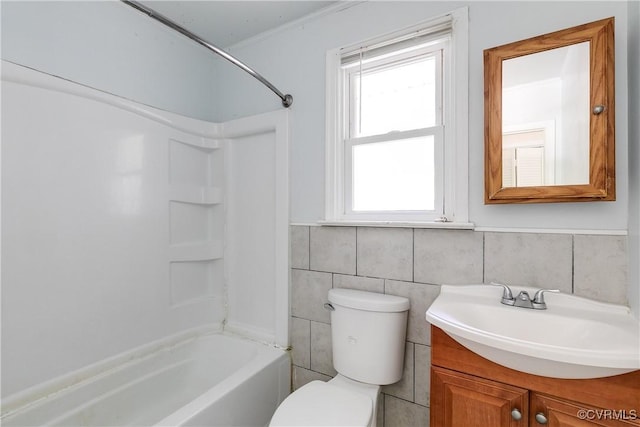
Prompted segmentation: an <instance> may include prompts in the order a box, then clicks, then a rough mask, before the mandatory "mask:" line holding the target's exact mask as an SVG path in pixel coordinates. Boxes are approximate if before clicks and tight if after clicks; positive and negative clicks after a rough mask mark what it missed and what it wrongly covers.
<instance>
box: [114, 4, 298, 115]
mask: <svg viewBox="0 0 640 427" xmlns="http://www.w3.org/2000/svg"><path fill="white" fill-rule="evenodd" d="M120 1H122V2H123V3H124V4H126V5H129V6H131V7H133V8H134V9H137V10H139V11H140V12H142V13H145V14H147V15H149V17H151V18H153V19H155V20H156V21H158V22H161V23H162V24H164V25H166V26H167V27H169V28H171V29H173V30H175V31H177V32H179V33H180V34H182V35H184V36H187V37H189V38H190V39H191V40H193V41H195V42H196V43H198V44H200V45H202V46H204V47H206V48H207V49H209V50H211V51H213V52H214V53H216V54H218V55H220V56H222V57H223V58H224V59H226V60H227V61H229V62H231V63H233V64H234V65H237V66H238V67H240V68H242V69H243V70H244V71H246V72H247V73H249V74H251V75H252V76H253V77H254V78H256V79H257V80H259V81H260V82H261V83H262V84H263V85H265V86H266V87H268V88H269V89H271V91H272V92H273V93H275V94H276V95H278V97H279V98H280V99H281V100H282V106H283V107H285V108H289V107H290V106H291V104H293V96H291V95H289V94H286V95H284V94H283V93H282V92H280V91H279V90H278V88H276V87H275V86H274V85H272V84H271V82H269V80H267V79H265V78H264V77H262V76H261V75H260V74H259V73H258V72H256V71H254V70H253V69H252V68H250V67H249V66H247V65H246V64H244V63H243V62H242V61H240V60H238V59H236V58H235V57H233V56H231V55H230V54H228V53H227V52H225V51H223V50H222V49H220V48H218V47H216V46H214V45H212V44H211V43H209V42H207V41H206V40H204V39H202V38H200V37H198V36H197V35H195V34H193V33H192V32H191V31H189V30H187V29H186V28H184V27H181V26H180V25H178V24H176V23H175V22H173V21H172V20H170V19H169V18H167V17H165V16H163V15H161V14H159V13H158V12H156V11H154V10H153V9H150V8H148V7H146V6H144V5H142V4H141V3H139V2H137V1H133V0H120Z"/></svg>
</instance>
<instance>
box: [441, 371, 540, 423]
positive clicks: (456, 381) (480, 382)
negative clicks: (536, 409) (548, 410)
mask: <svg viewBox="0 0 640 427" xmlns="http://www.w3.org/2000/svg"><path fill="white" fill-rule="evenodd" d="M528 405H529V395H528V391H527V390H525V389H522V388H518V387H513V386H510V385H507V384H502V383H499V382H495V381H488V380H485V379H481V378H478V377H474V376H472V375H467V374H462V373H460V372H455V371H450V370H447V369H443V368H438V367H432V368H431V411H430V412H431V427H462V426H464V427H476V426H477V427H488V426H491V427H526V426H527V425H528V420H527V418H528V416H529V406H528Z"/></svg>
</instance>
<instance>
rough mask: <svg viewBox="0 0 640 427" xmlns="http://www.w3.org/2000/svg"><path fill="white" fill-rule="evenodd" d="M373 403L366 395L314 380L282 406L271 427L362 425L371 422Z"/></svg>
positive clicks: (276, 413)
mask: <svg viewBox="0 0 640 427" xmlns="http://www.w3.org/2000/svg"><path fill="white" fill-rule="evenodd" d="M372 413H373V402H372V401H371V398H370V397H369V396H367V395H365V394H362V393H358V392H354V391H351V390H346V389H344V388H342V387H336V386H335V385H332V384H330V383H325V382H323V381H312V382H310V383H308V384H306V385H304V386H303V387H301V388H299V389H298V390H296V391H295V392H294V393H292V394H290V395H289V396H288V397H287V398H286V399H285V400H284V402H282V403H281V404H280V406H279V407H278V409H277V410H276V412H275V414H273V418H272V419H271V423H270V424H269V425H270V426H273V427H275V426H362V427H366V426H367V425H369V422H370V421H371V416H372Z"/></svg>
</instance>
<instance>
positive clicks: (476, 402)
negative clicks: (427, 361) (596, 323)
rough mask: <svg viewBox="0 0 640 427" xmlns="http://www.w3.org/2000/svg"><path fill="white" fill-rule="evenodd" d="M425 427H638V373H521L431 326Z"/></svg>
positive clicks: (639, 379)
mask: <svg viewBox="0 0 640 427" xmlns="http://www.w3.org/2000/svg"><path fill="white" fill-rule="evenodd" d="M430 414H431V415H430V417H431V419H430V427H476V426H478V427H480V426H482V427H541V426H550V427H593V426H607V427H618V426H620V427H622V426H625V427H629V426H640V371H635V372H631V373H628V374H624V375H618V376H615V377H608V378H594V379H586V380H572V379H559V378H549V377H542V376H538V375H531V374H526V373H524V372H520V371H516V370H513V369H509V368H506V367H504V366H501V365H498V364H496V363H493V362H491V361H489V360H487V359H485V358H483V357H481V356H479V355H477V354H476V353H474V352H472V351H471V350H468V349H467V348H465V347H463V346H462V345H460V344H459V343H458V342H456V341H455V340H453V339H452V338H451V337H449V336H448V335H447V334H446V333H444V332H443V331H442V330H441V329H439V328H437V327H435V326H432V327H431V408H430Z"/></svg>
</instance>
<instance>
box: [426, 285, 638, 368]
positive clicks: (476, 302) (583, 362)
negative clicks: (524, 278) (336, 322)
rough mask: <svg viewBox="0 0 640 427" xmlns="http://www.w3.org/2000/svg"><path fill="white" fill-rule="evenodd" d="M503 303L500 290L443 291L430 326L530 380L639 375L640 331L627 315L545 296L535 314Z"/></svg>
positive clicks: (576, 300) (489, 287)
mask: <svg viewBox="0 0 640 427" xmlns="http://www.w3.org/2000/svg"><path fill="white" fill-rule="evenodd" d="M511 289H512V291H513V295H514V296H516V295H517V294H518V293H519V292H520V291H521V290H526V291H528V292H529V294H530V295H532V296H533V294H534V292H535V289H534V288H526V287H517V286H512V287H511ZM501 297H502V288H501V287H499V286H492V285H467V286H451V285H443V286H442V287H441V290H440V295H439V296H438V298H436V300H435V302H434V303H433V304H432V305H431V307H430V308H429V310H427V320H428V321H429V322H431V323H432V324H433V325H435V326H437V327H439V328H440V329H442V330H443V331H445V332H446V333H447V334H448V335H449V336H451V337H452V338H453V339H454V340H456V341H458V342H459V343H460V344H462V345H463V346H465V347H467V348H468V349H470V350H472V351H473V352H475V353H477V354H479V355H480V356H482V357H484V358H486V359H489V360H491V361H493V362H495V363H499V364H500V365H503V366H506V367H508V368H512V369H516V370H518V371H522V372H527V373H530V374H536V375H542V376H547V377H555V378H599V377H608V376H612V375H619V374H623V373H626V372H630V371H634V370H636V369H640V327H639V323H638V319H636V318H635V317H634V316H632V315H631V312H630V310H629V308H627V307H624V306H620V305H614V304H606V303H600V302H597V301H592V300H589V299H586V298H581V297H577V296H574V295H569V294H564V293H555V294H549V293H546V294H545V299H546V303H547V309H546V310H533V309H529V308H521V307H513V306H508V305H504V304H501V303H500V299H501Z"/></svg>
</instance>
